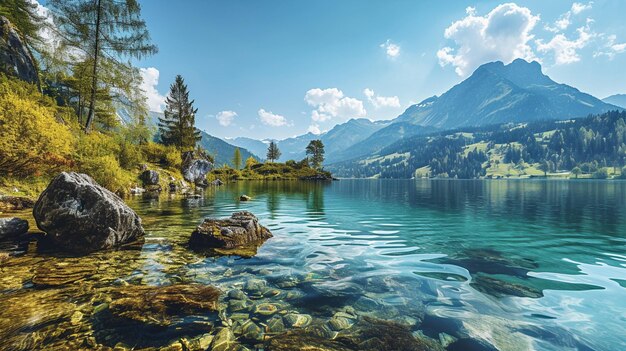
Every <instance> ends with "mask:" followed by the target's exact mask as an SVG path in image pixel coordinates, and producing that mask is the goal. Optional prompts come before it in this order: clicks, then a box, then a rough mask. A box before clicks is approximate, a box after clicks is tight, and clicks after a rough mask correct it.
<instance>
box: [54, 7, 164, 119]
mask: <svg viewBox="0 0 626 351" xmlns="http://www.w3.org/2000/svg"><path fill="white" fill-rule="evenodd" d="M49 6H50V8H51V10H52V13H53V14H54V19H55V24H56V25H57V27H58V29H59V30H60V32H61V33H62V35H60V37H61V38H62V42H63V47H65V48H67V49H68V56H71V58H70V59H69V61H72V62H73V61H76V56H79V57H81V56H82V57H83V59H84V60H85V61H87V62H88V63H89V66H90V67H89V68H90V69H89V72H88V73H87V75H88V77H89V79H90V88H89V97H88V100H89V106H88V109H87V121H86V122H85V131H89V129H90V128H91V126H92V123H93V122H94V117H95V114H96V110H97V109H98V107H97V100H98V91H99V89H100V88H101V86H102V85H103V83H111V81H112V80H115V82H116V83H123V84H119V85H117V84H108V85H109V86H110V87H111V89H110V90H109V93H110V94H115V93H116V92H117V91H120V90H121V91H123V92H124V93H125V95H129V96H134V95H136V94H135V93H136V89H137V88H138V86H139V84H140V83H141V79H140V77H139V75H138V74H137V71H138V70H137V69H136V68H134V67H132V65H131V64H130V63H129V61H126V60H125V59H127V58H135V59H139V58H142V57H144V56H147V55H151V54H154V53H156V52H157V47H156V46H155V45H153V44H151V43H150V35H149V33H148V29H147V28H146V23H145V21H144V20H143V19H141V6H140V5H139V2H138V1H137V0H125V1H118V0H50V1H49ZM129 71H131V72H129ZM129 73H131V74H129ZM124 80H125V81H128V82H124ZM113 87H115V89H113ZM129 88H130V89H129ZM124 90H126V91H124ZM126 97H128V96H126Z"/></svg>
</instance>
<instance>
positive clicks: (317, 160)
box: [306, 139, 324, 169]
mask: <svg viewBox="0 0 626 351" xmlns="http://www.w3.org/2000/svg"><path fill="white" fill-rule="evenodd" d="M306 154H307V155H309V156H310V157H309V161H310V162H311V165H313V167H314V168H317V169H320V168H321V167H322V162H324V143H322V141H321V140H319V139H318V140H311V141H310V142H309V145H307V147H306Z"/></svg>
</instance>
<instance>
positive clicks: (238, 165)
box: [233, 147, 241, 170]
mask: <svg viewBox="0 0 626 351" xmlns="http://www.w3.org/2000/svg"><path fill="white" fill-rule="evenodd" d="M233 167H235V169H236V170H239V169H241V151H239V148H238V147H236V148H235V154H234V155H233Z"/></svg>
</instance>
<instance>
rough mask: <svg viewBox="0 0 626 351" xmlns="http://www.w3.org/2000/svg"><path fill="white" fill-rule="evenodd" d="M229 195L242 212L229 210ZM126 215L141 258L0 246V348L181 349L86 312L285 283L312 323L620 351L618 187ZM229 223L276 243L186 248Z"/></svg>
mask: <svg viewBox="0 0 626 351" xmlns="http://www.w3.org/2000/svg"><path fill="white" fill-rule="evenodd" d="M241 194H247V195H250V196H252V198H253V200H252V201H250V202H239V201H238V197H239V195H241ZM128 203H129V205H130V206H131V207H133V208H134V209H135V210H136V211H137V212H138V213H139V215H140V216H141V217H142V219H143V222H144V227H145V228H146V231H147V236H146V241H145V244H144V245H143V247H142V248H141V249H140V250H139V251H138V252H134V251H131V252H129V253H119V252H110V253H106V252H105V253H99V254H97V255H92V256H90V257H85V258H71V257H70V258H64V257H56V256H50V255H42V254H39V253H37V252H36V250H33V248H32V244H31V245H30V246H28V247H27V248H24V247H19V246H18V247H13V246H10V245H9V244H6V243H5V244H2V245H3V247H4V249H5V250H7V249H10V250H15V252H14V254H15V258H14V259H12V260H9V261H7V262H8V263H5V266H4V269H3V273H2V274H3V275H4V276H0V278H2V279H0V287H2V288H1V289H0V307H2V309H3V310H2V311H0V323H4V324H3V325H11V326H14V328H15V330H5V331H0V335H1V336H2V340H0V349H2V348H3V347H9V346H11V347H12V348H13V349H29V345H32V342H33V341H32V334H33V333H35V334H36V333H39V334H41V335H43V336H42V338H44V336H45V338H44V340H46V342H49V343H51V344H50V345H53V344H54V343H55V342H61V341H62V340H63V339H67V338H68V337H67V334H70V333H75V334H72V335H74V336H75V338H76V340H79V338H82V337H86V336H88V335H95V337H96V339H97V340H96V341H97V343H98V344H102V345H108V346H111V347H112V346H114V345H115V344H116V343H117V342H122V343H124V344H127V345H144V346H154V345H152V344H150V343H151V342H155V343H156V344H157V345H167V344H168V343H169V342H171V341H173V340H174V341H175V340H177V339H176V338H177V337H178V336H179V335H177V336H171V335H170V336H167V335H166V336H163V334H160V335H159V337H162V338H163V340H158V343H157V342H156V341H157V340H156V339H157V338H156V337H155V336H150V337H149V338H152V339H149V340H147V341H146V340H145V338H144V339H142V340H139V341H138V340H136V339H132V338H133V337H136V336H137V335H138V334H137V333H135V334H134V335H133V336H132V337H129V336H124V335H122V334H123V330H122V329H124V328H126V327H125V326H115V325H113V326H111V325H108V326H106V328H105V327H102V326H101V324H102V323H103V322H101V319H102V317H98V316H99V315H98V314H97V312H96V311H95V309H94V312H93V313H92V312H91V310H92V307H91V306H97V305H98V304H100V303H101V300H102V301H103V300H104V299H105V297H103V296H106V294H107V292H108V289H109V288H110V287H112V286H119V285H120V281H125V282H128V283H130V284H144V285H168V284H176V283H180V282H194V283H202V284H211V285H215V286H217V287H218V288H220V289H222V290H223V291H228V290H229V289H232V288H237V287H239V288H241V286H242V284H243V283H244V282H245V281H246V280H249V279H253V278H254V279H259V278H260V279H263V280H265V281H267V282H268V285H270V286H279V285H278V284H277V282H280V281H282V280H285V279H287V278H288V279H291V278H292V277H293V278H294V279H300V280H301V281H303V282H304V283H303V284H300V285H298V287H297V288H295V289H292V290H289V291H290V293H292V294H293V295H294V296H298V298H297V299H295V300H289V301H287V300H285V301H279V302H281V303H282V302H284V303H286V304H289V307H288V308H289V309H290V310H297V311H298V312H299V313H306V314H310V315H312V316H313V317H314V318H315V319H316V320H318V319H319V320H321V321H324V320H327V319H328V318H330V316H332V315H333V313H334V312H335V311H336V310H338V309H340V308H343V307H345V306H356V307H357V310H361V311H364V313H367V312H369V313H371V314H373V315H375V316H377V317H379V318H383V319H390V320H398V321H401V322H405V323H406V322H408V323H409V324H411V323H413V322H414V321H415V319H420V320H421V319H423V322H422V323H415V325H416V326H417V327H416V328H415V330H414V331H415V332H416V333H420V334H426V335H428V336H431V337H433V338H437V337H438V335H439V334H440V333H447V334H451V335H457V336H459V335H465V336H469V337H471V338H474V339H480V340H483V341H485V343H488V344H491V345H492V346H494V347H495V348H497V349H499V350H503V351H506V350H606V351H613V350H626V250H625V249H626V182H620V181H543V180H509V181H506V180H501V181H500V180H489V181H482V180H468V181H462V180H341V181H338V182H332V183H327V184H324V183H303V182H240V183H234V184H229V185H227V186H224V187H221V188H217V189H208V190H207V191H206V193H205V194H204V196H203V197H202V198H200V199H185V198H181V197H171V198H170V197H167V196H161V197H160V198H158V199H147V198H140V197H137V198H131V199H128ZM237 210H248V211H251V212H253V213H254V214H256V215H257V216H258V217H259V219H260V221H261V223H262V224H263V225H265V226H267V227H268V228H269V229H270V230H271V231H272V232H273V234H274V237H273V238H272V239H270V240H268V241H267V242H266V243H265V244H264V245H263V246H262V247H261V248H260V249H259V250H258V254H257V255H256V256H255V257H253V258H249V259H241V258H238V257H207V256H204V255H202V254H200V253H196V252H193V251H190V250H189V249H188V247H187V240H188V238H189V235H190V233H191V231H193V229H194V228H195V226H196V225H197V224H199V223H200V222H201V220H202V219H203V218H204V217H220V216H228V215H230V214H231V213H232V212H234V211H237ZM64 261H66V262H64ZM94 261H96V262H97V264H99V265H100V266H99V267H100V268H99V269H98V272H97V273H95V274H94V275H92V276H89V277H86V278H85V279H83V280H80V281H79V282H78V283H73V284H70V285H64V286H61V287H56V288H53V289H42V288H39V287H33V284H31V283H30V280H29V279H30V277H31V276H32V275H33V274H36V268H37V267H40V266H46V265H50V264H67V265H68V266H72V265H74V266H80V265H93V262H94ZM54 267H57V266H54ZM0 268H3V267H2V265H0ZM105 268H106V269H105ZM33 272H34V273H33ZM303 277H309V278H310V277H313V279H308V280H307V279H305V278H303ZM281 296H282V295H281ZM15 301H17V302H18V304H19V303H20V302H21V301H23V303H24V304H25V306H26V307H20V306H16V307H14V306H15ZM41 301H45V302H46V303H42V302H41ZM270 302H275V301H270ZM68 303H69V304H70V306H74V307H71V308H76V309H77V310H80V311H82V314H83V316H84V317H83V318H82V320H81V322H80V323H84V325H82V324H79V326H80V328H76V329H80V330H79V331H74V330H73V329H71V328H72V327H69V326H68V327H67V328H68V330H70V329H71V330H72V331H71V332H70V331H68V332H67V333H66V334H61V335H60V336H59V335H58V334H59V333H61V331H62V329H63V328H64V327H63V326H60V327H56V328H53V330H49V329H50V323H47V322H46V323H43V322H40V323H35V322H33V320H36V318H35V315H37V316H41V315H42V313H44V312H42V311H41V310H42V309H44V310H54V308H55V307H58V306H63V308H62V309H63V310H64V311H65V310H68V309H70V310H69V312H66V313H67V314H68V316H65V317H63V318H65V319H62V318H61V319H59V320H69V315H71V314H72V311H71V308H70V307H67V305H68ZM29 313H31V314H32V315H33V316H31V315H29ZM59 313H60V314H63V312H59ZM3 318H5V319H6V320H4V321H3ZM22 319H23V321H22ZM412 321H413V322H412ZM20 323H21V324H20ZM181 323H182V322H181ZM211 323H213V322H211ZM215 323H216V325H217V323H219V322H218V321H215ZM68 325H69V323H68ZM181 325H182V329H181V328H179V329H180V330H184V329H185V324H184V323H182V324H181ZM59 330H61V331H59ZM183 334H184V333H183ZM16 336H19V338H18V337H16ZM185 336H188V337H193V335H187V334H185ZM147 338H148V337H147ZM168 338H169V339H168ZM131 339H132V340H131ZM14 345H20V346H19V347H17V346H14ZM54 345H57V344H54ZM248 346H249V347H250V348H251V349H253V344H251V345H248ZM483 349H486V348H483ZM468 350H469V349H468Z"/></svg>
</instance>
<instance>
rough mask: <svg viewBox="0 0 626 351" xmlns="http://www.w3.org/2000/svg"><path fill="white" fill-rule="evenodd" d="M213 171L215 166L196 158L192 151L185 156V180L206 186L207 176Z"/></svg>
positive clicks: (183, 171) (183, 169) (183, 170)
mask: <svg viewBox="0 0 626 351" xmlns="http://www.w3.org/2000/svg"><path fill="white" fill-rule="evenodd" d="M211 169H213V164H212V163H211V162H209V161H207V160H205V159H202V158H194V153H193V152H192V151H190V152H185V153H184V154H183V167H182V173H183V178H185V180H186V181H188V182H192V183H194V184H201V185H206V175H207V174H208V173H209V172H210V171H211Z"/></svg>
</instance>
